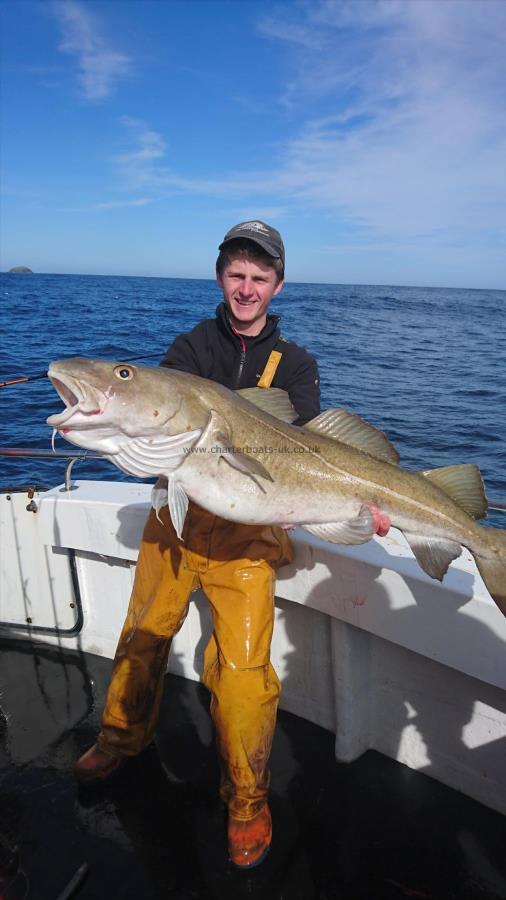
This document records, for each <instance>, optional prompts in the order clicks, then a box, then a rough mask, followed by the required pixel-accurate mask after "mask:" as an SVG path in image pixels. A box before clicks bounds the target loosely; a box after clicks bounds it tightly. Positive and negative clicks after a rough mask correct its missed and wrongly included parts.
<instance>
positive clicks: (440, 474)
mask: <svg viewBox="0 0 506 900" xmlns="http://www.w3.org/2000/svg"><path fill="white" fill-rule="evenodd" d="M420 474H421V475H423V476H424V478H428V480H429V481H432V483H433V484H436V485H437V487H438V488H439V489H440V490H442V491H444V492H445V494H447V495H448V497H451V498H452V500H453V501H454V502H455V503H457V504H458V505H459V506H460V508H461V509H463V510H464V512H466V513H467V514H468V516H472V518H473V519H484V518H485V517H486V515H487V509H488V502H487V498H486V496H485V488H484V485H483V481H482V477H481V473H480V470H479V468H478V466H475V465H474V464H473V463H463V464H461V465H456V466H443V467H442V468H439V469H427V470H426V471H425V472H421V473H420Z"/></svg>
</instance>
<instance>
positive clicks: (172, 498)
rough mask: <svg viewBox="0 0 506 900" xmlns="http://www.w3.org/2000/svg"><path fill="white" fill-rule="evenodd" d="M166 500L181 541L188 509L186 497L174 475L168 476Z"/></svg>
mask: <svg viewBox="0 0 506 900" xmlns="http://www.w3.org/2000/svg"><path fill="white" fill-rule="evenodd" d="M168 501H169V512H170V517H171V519H172V524H173V526H174V530H175V532H176V534H177V536H178V538H179V540H180V541H181V540H182V539H183V528H184V520H185V519H186V513H187V511H188V497H187V496H186V493H185V491H184V489H183V488H182V487H181V485H180V484H179V482H178V481H176V479H175V478H174V477H172V478H169V489H168Z"/></svg>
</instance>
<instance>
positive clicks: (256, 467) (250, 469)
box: [218, 446, 273, 494]
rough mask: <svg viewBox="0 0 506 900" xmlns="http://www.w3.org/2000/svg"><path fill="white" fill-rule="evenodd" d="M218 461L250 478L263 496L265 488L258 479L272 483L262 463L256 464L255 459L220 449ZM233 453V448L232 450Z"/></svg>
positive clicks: (224, 448) (228, 449)
mask: <svg viewBox="0 0 506 900" xmlns="http://www.w3.org/2000/svg"><path fill="white" fill-rule="evenodd" d="M220 449H221V452H220V457H219V461H220V462H226V463H228V465H229V466H231V467H232V468H233V469H236V470H237V471H238V472H242V473H243V475H247V476H248V477H249V478H252V479H253V481H254V482H255V484H256V485H257V487H259V488H260V490H261V491H262V492H263V493H264V494H265V488H264V487H262V485H261V484H260V482H259V481H258V478H264V479H265V480H266V481H272V480H273V479H272V477H271V475H270V473H269V472H268V471H267V469H266V468H265V466H263V465H262V463H260V462H258V460H257V459H252V458H251V457H250V456H246V454H245V453H240V452H237V453H235V452H230V448H226V447H223V446H222V447H221V448H218V450H220ZM232 451H233V448H232Z"/></svg>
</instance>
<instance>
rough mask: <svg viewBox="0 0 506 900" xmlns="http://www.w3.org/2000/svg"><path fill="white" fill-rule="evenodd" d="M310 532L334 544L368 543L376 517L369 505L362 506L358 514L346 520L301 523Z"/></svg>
mask: <svg viewBox="0 0 506 900" xmlns="http://www.w3.org/2000/svg"><path fill="white" fill-rule="evenodd" d="M301 528H305V530H306V531H309V532H310V534H314V536H315V537H318V538H321V539H322V540H323V541H331V542H332V543H333V544H366V543H367V541H370V540H371V538H372V536H373V534H374V519H373V515H372V512H371V510H370V509H369V507H368V506H365V505H364V506H362V507H361V509H360V512H359V514H358V516H355V518H354V519H346V520H345V521H344V522H318V523H317V524H314V525H301Z"/></svg>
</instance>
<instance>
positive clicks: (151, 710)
mask: <svg viewBox="0 0 506 900" xmlns="http://www.w3.org/2000/svg"><path fill="white" fill-rule="evenodd" d="M160 517H161V519H162V522H160V521H158V520H157V518H156V515H155V513H154V511H153V510H151V513H150V515H149V518H148V521H147V524H146V527H145V530H144V534H143V539H142V544H141V549H140V554H139V560H138V563H137V571H136V576H135V583H134V589H133V592H132V597H131V600H130V606H129V609H128V614H127V618H126V620H125V624H124V626H123V630H122V633H121V636H120V639H119V643H118V649H117V652H116V657H115V660H114V668H113V674H112V678H111V683H110V686H109V691H108V696H107V703H106V708H105V711H104V714H103V717H102V730H101V732H100V735H99V739H98V743H99V746H100V747H101V748H102V749H103V750H106V751H108V752H110V753H113V754H114V755H116V756H131V755H135V754H137V753H139V752H140V751H141V750H142V749H143V747H145V746H146V745H147V744H148V743H149V741H150V740H151V737H152V735H153V731H154V729H155V726H156V722H157V719H158V713H159V708H160V701H161V697H162V690H163V677H164V674H165V671H166V666H167V658H168V654H169V649H170V644H171V639H172V637H173V636H174V635H175V634H176V633H177V631H178V630H179V629H180V627H181V625H182V624H183V622H184V619H185V616H186V613H187V610H188V603H189V595H190V593H191V591H193V590H195V589H196V588H198V587H200V586H201V587H202V588H203V590H204V592H205V594H206V596H207V598H208V600H209V602H210V604H211V611H212V617H213V626H214V630H213V634H212V635H211V639H210V641H209V643H208V645H207V648H206V651H205V656H204V674H203V681H204V684H205V685H206V686H207V687H208V689H209V690H210V692H211V715H212V718H213V721H214V725H215V728H216V734H217V744H218V752H219V755H220V761H221V772H222V780H221V796H222V798H223V800H224V801H225V802H226V803H227V805H228V807H229V811H230V812H231V814H232V815H233V816H235V817H236V818H242V819H250V818H252V817H253V816H255V815H256V814H257V813H258V812H259V810H261V809H262V807H263V806H264V804H265V801H266V797H267V791H268V787H269V771H268V767H267V764H268V759H269V754H270V748H271V743H272V736H273V732H274V726H275V722H276V711H277V706H278V697H279V692H280V683H279V679H278V677H277V675H276V673H275V671H274V669H273V667H272V666H271V664H270V644H271V637H272V629H273V621H274V584H275V571H276V569H277V568H278V567H279V566H281V565H284V564H285V563H287V562H290V561H291V559H292V549H291V545H290V541H289V539H288V537H287V534H286V532H285V531H283V529H281V528H273V527H271V526H267V525H264V526H252V525H237V524H235V523H232V522H228V521H225V520H224V519H220V518H219V517H217V516H213V515H211V514H210V513H208V512H206V511H205V510H203V509H201V508H200V507H198V506H196V505H195V504H190V507H189V510H188V514H187V517H186V523H185V529H184V534H183V541H180V540H179V539H178V538H177V535H176V534H175V531H174V528H173V526H172V523H171V521H170V516H169V511H168V508H167V507H164V508H163V509H162V510H161V513H160Z"/></svg>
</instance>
